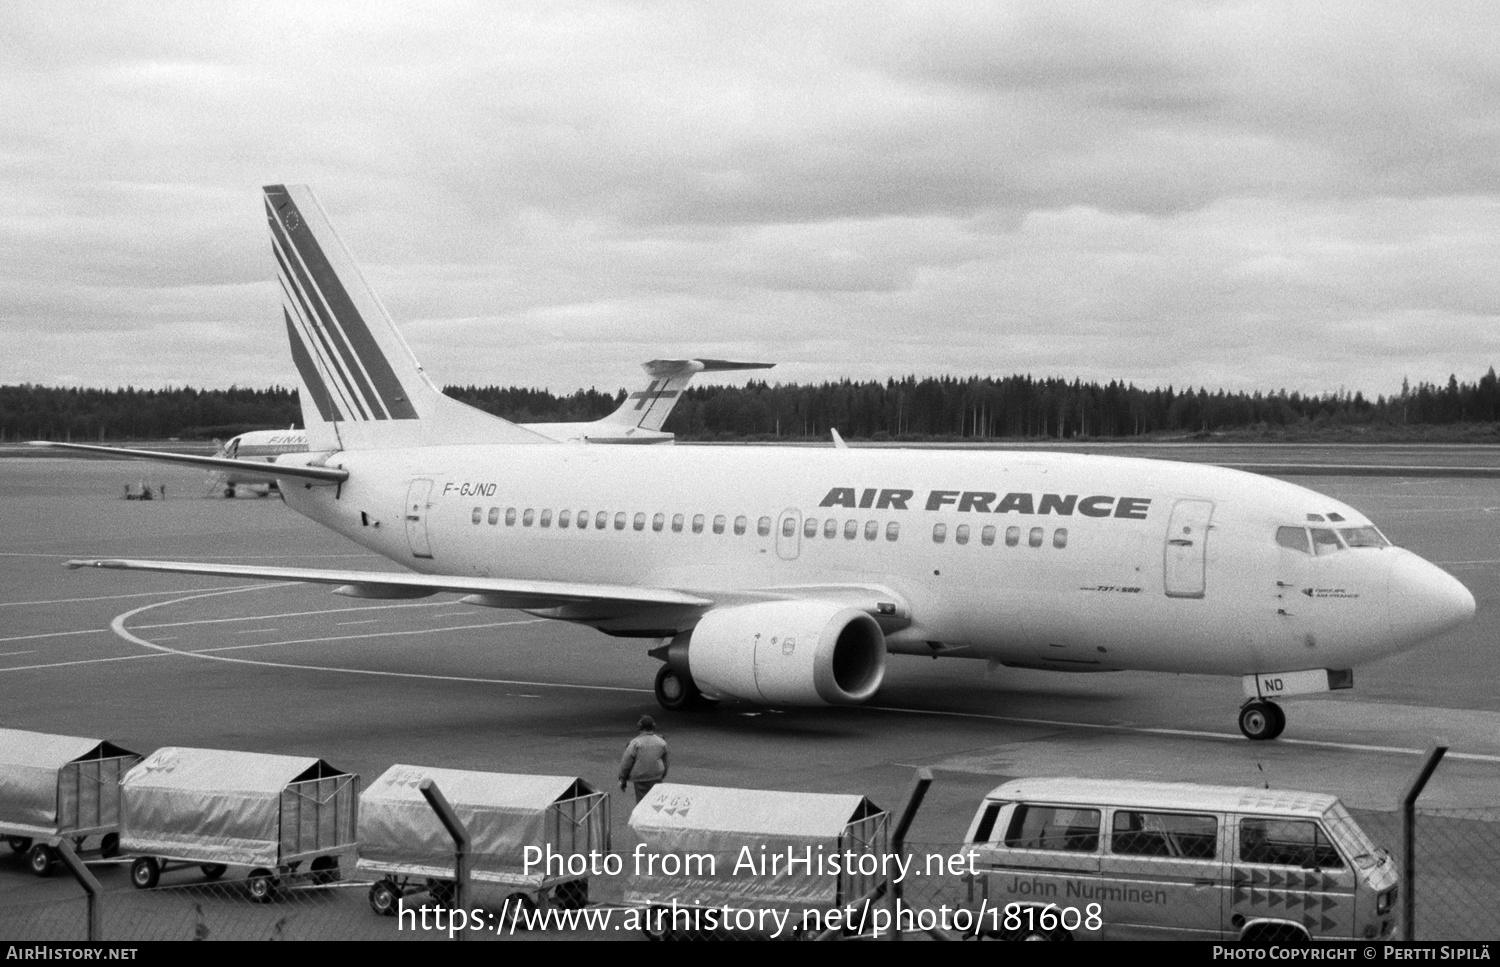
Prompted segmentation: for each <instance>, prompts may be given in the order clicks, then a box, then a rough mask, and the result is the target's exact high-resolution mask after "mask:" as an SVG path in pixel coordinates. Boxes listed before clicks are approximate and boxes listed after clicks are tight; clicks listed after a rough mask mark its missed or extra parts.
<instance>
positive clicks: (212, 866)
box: [198, 863, 229, 880]
mask: <svg viewBox="0 0 1500 967" xmlns="http://www.w3.org/2000/svg"><path fill="white" fill-rule="evenodd" d="M198 871H199V872H200V873H202V874H203V878H204V879H205V880H217V879H218V878H219V877H221V876H223V875H224V874H225V873H227V872H229V867H227V866H225V865H224V864H223V863H200V864H198Z"/></svg>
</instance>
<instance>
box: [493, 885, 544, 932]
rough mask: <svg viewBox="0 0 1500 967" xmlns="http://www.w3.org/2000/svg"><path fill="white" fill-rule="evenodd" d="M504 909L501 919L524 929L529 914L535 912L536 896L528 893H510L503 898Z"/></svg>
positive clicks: (528, 919) (528, 921)
mask: <svg viewBox="0 0 1500 967" xmlns="http://www.w3.org/2000/svg"><path fill="white" fill-rule="evenodd" d="M504 909H505V912H504V913H503V914H501V918H502V920H503V921H504V922H505V923H509V924H513V925H514V926H516V927H520V928H523V929H524V928H525V926H526V925H527V924H528V923H530V916H531V914H532V913H535V912H536V898H534V897H533V896H532V895H531V894H530V893H512V894H511V895H510V896H508V897H506V898H505V907H504Z"/></svg>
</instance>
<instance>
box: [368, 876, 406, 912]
mask: <svg viewBox="0 0 1500 967" xmlns="http://www.w3.org/2000/svg"><path fill="white" fill-rule="evenodd" d="M400 907H401V888H400V887H398V886H396V884H395V883H393V882H392V881H390V880H381V881H380V882H379V883H376V884H375V885H374V886H372V887H370V909H371V910H374V911H375V912H376V913H378V914H380V915H381V916H382V917H394V916H395V915H396V911H397V910H398V909H400Z"/></svg>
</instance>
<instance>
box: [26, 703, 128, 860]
mask: <svg viewBox="0 0 1500 967" xmlns="http://www.w3.org/2000/svg"><path fill="white" fill-rule="evenodd" d="M139 761H140V756H138V755H136V754H135V753H134V752H130V751H128V750H126V749H122V748H120V747H119V746H116V745H112V744H111V743H109V742H104V741H102V740H100V739H84V738H78V737H76V736H71V735H47V734H45V733H42V732H23V731H21V730H19V729H0V827H3V828H4V829H5V830H6V831H8V832H12V833H22V832H30V833H36V834H56V833H58V832H66V831H70V830H78V829H100V828H109V829H112V828H114V827H115V826H118V825H119V822H120V815H119V810H120V789H119V778H120V774H121V773H122V772H124V771H125V770H126V769H129V768H130V767H131V766H132V765H134V764H135V763H136V762H139Z"/></svg>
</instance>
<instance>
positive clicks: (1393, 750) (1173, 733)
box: [866, 705, 1500, 762]
mask: <svg viewBox="0 0 1500 967" xmlns="http://www.w3.org/2000/svg"><path fill="white" fill-rule="evenodd" d="M866 708H869V709H871V710H872V711H876V712H899V713H901V714H905V715H934V716H939V717H942V718H957V719H980V720H982V721H986V722H1014V723H1017V724H1019V725H1046V726H1050V727H1054V728H1065V729H1093V730H1095V731H1099V732H1129V733H1131V734H1133V735H1164V736H1168V737H1171V738H1186V739H1212V740H1215V741H1219V742H1247V741H1249V740H1248V739H1246V738H1244V737H1243V736H1240V735H1235V734H1232V733H1229V732H1204V731H1201V730H1198V729H1164V728H1150V727H1146V726H1139V725H1109V724H1107V723H1101V722H1064V721H1060V720H1058V719H1027V718H1017V717H1016V716H1013V715H988V714H986V713H984V712H948V711H943V710H942V709H913V708H896V707H894V706H889V705H869V706H866ZM1275 742H1277V743H1278V744H1281V745H1305V746H1310V747H1312V748H1319V749H1339V750H1341V751H1344V752H1379V753H1384V754H1386V755H1422V754H1423V753H1424V752H1426V750H1425V749H1409V748H1406V747H1404V746H1396V745H1363V744H1360V743H1357V742H1329V741H1326V740H1322V739H1276V740H1275ZM1274 747H1275V746H1270V748H1274ZM1446 758H1449V759H1465V760H1467V761H1470V762H1500V755H1485V754H1484V753H1480V752H1455V751H1453V750H1452V749H1449V750H1448V752H1447V755H1446Z"/></svg>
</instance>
